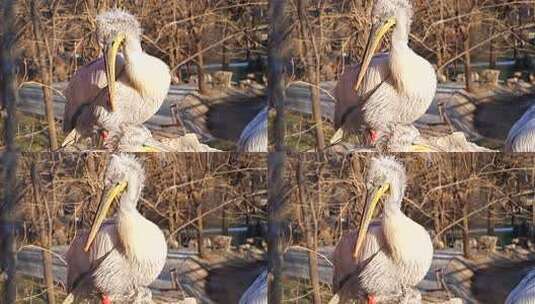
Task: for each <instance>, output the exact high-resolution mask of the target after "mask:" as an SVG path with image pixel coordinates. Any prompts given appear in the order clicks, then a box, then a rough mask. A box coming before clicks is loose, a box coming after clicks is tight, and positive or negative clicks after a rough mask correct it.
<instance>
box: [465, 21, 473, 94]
mask: <svg viewBox="0 0 535 304" xmlns="http://www.w3.org/2000/svg"><path fill="white" fill-rule="evenodd" d="M470 36H471V35H470V30H469V29H468V30H467V32H466V36H465V37H464V38H465V39H464V50H465V52H466V53H465V54H464V76H465V83H466V90H467V91H468V92H472V91H473V89H474V84H473V81H472V62H471V57H470V51H468V50H469V49H470V44H471V43H470V38H471V37H470Z"/></svg>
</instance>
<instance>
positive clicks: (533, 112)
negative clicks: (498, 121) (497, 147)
mask: <svg viewBox="0 0 535 304" xmlns="http://www.w3.org/2000/svg"><path fill="white" fill-rule="evenodd" d="M505 151H508V152H533V151H535V105H534V106H532V107H531V108H530V109H529V110H527V111H526V113H524V115H522V117H521V118H520V119H519V120H518V121H517V122H516V123H515V124H514V125H513V127H512V128H511V130H509V134H508V135H507V140H506V141H505Z"/></svg>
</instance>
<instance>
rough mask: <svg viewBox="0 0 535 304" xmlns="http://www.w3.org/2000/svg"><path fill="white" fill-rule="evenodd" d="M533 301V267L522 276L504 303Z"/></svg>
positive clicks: (532, 303)
mask: <svg viewBox="0 0 535 304" xmlns="http://www.w3.org/2000/svg"><path fill="white" fill-rule="evenodd" d="M534 303H535V269H533V270H531V271H530V272H528V274H526V275H525V276H524V278H522V281H520V283H518V285H516V287H515V288H514V289H513V290H512V291H511V292H510V293H509V295H508V296H507V299H506V300H505V304H534Z"/></svg>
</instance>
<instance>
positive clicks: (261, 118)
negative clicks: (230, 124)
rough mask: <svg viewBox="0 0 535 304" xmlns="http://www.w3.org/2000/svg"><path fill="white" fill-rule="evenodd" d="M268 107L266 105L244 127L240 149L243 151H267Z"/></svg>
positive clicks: (239, 144)
mask: <svg viewBox="0 0 535 304" xmlns="http://www.w3.org/2000/svg"><path fill="white" fill-rule="evenodd" d="M267 113H268V107H264V108H263V109H262V110H260V112H258V114H256V116H255V117H254V118H253V120H251V121H250V122H249V123H248V124H247V126H245V128H244V129H243V131H242V133H241V135H240V140H239V141H238V150H239V151H241V152H267V145H268V139H267V138H268V135H267V132H268V128H267Z"/></svg>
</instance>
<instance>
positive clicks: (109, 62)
mask: <svg viewBox="0 0 535 304" xmlns="http://www.w3.org/2000/svg"><path fill="white" fill-rule="evenodd" d="M97 38H98V41H99V43H100V45H101V47H102V50H103V53H104V63H105V65H106V78H107V81H108V96H109V101H110V108H111V110H112V111H115V102H114V93H115V59H116V56H117V52H118V51H119V48H121V46H124V44H125V43H126V44H128V45H131V46H138V45H139V46H140V43H139V41H141V25H140V24H139V21H138V20H137V19H136V17H134V16H133V15H132V14H130V13H128V12H126V11H122V10H118V9H113V10H109V11H106V12H104V13H102V14H99V15H98V16H97ZM130 42H134V43H130Z"/></svg>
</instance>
